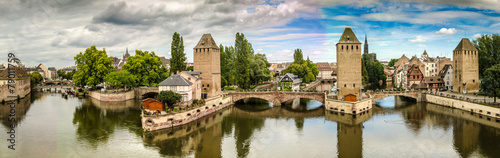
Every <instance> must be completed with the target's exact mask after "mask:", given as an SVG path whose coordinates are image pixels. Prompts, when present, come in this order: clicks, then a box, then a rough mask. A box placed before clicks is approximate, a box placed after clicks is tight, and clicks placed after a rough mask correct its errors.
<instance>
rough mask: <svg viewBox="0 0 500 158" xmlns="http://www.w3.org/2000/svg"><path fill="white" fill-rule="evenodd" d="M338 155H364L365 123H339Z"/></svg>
mask: <svg viewBox="0 0 500 158" xmlns="http://www.w3.org/2000/svg"><path fill="white" fill-rule="evenodd" d="M337 140H338V143H337V149H338V151H337V152H338V157H363V125H362V124H358V125H348V124H342V123H339V124H337Z"/></svg>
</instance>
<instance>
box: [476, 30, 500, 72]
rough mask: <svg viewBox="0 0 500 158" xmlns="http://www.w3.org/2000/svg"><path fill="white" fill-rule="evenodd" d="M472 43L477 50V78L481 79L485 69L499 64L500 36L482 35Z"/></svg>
mask: <svg viewBox="0 0 500 158" xmlns="http://www.w3.org/2000/svg"><path fill="white" fill-rule="evenodd" d="M473 43H474V46H475V47H476V49H477V50H478V57H479V58H478V60H479V77H481V78H483V77H484V74H485V72H486V71H485V70H486V69H488V68H490V67H492V66H493V65H496V64H500V35H498V34H493V35H483V36H481V37H479V38H477V39H475V40H473Z"/></svg>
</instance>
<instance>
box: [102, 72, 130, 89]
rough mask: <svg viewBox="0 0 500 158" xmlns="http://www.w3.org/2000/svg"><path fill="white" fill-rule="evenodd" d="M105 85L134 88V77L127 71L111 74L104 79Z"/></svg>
mask: <svg viewBox="0 0 500 158" xmlns="http://www.w3.org/2000/svg"><path fill="white" fill-rule="evenodd" d="M104 81H105V82H106V84H108V85H110V86H112V87H113V88H116V87H125V88H127V87H134V86H135V84H136V81H135V78H134V76H132V75H130V73H129V72H128V71H127V70H120V71H115V72H111V73H109V74H108V75H106V77H104Z"/></svg>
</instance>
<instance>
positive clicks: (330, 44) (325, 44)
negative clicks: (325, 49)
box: [321, 42, 337, 46]
mask: <svg viewBox="0 0 500 158" xmlns="http://www.w3.org/2000/svg"><path fill="white" fill-rule="evenodd" d="M336 44H337V42H326V43H323V44H321V45H322V46H334V45H336Z"/></svg>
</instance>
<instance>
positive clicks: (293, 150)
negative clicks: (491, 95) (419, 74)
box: [0, 93, 500, 158]
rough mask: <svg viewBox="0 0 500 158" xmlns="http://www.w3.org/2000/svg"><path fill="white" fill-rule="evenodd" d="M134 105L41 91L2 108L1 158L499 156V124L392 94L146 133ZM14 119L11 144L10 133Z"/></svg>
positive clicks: (223, 115)
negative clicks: (343, 106)
mask: <svg viewBox="0 0 500 158" xmlns="http://www.w3.org/2000/svg"><path fill="white" fill-rule="evenodd" d="M139 106H140V102H139V101H136V100H131V101H126V102H113V103H109V102H99V101H96V100H94V99H88V98H75V97H71V96H70V97H68V98H65V97H62V96H61V95H60V94H51V93H38V94H31V95H30V96H29V97H28V98H26V99H22V100H21V101H20V102H18V103H17V105H16V108H15V112H16V116H15V118H16V121H15V122H9V121H8V115H9V111H10V107H9V105H7V104H5V105H2V104H0V116H1V123H2V125H0V131H1V133H0V138H1V140H2V141H0V157H37V158H40V157H133V156H136V157H139V156H140V157H231V158H232V157H258V158H261V157H272V158H274V157H287V158H291V157H500V123H499V122H496V120H495V119H494V118H490V120H488V118H484V117H483V118H481V117H480V116H478V115H471V114H470V113H468V112H464V111H460V110H456V109H450V108H444V107H441V106H438V105H435V104H426V103H418V104H417V103H413V102H411V101H405V100H402V99H400V98H398V97H388V98H385V99H382V100H381V101H379V102H378V103H377V106H374V109H372V110H370V111H369V112H366V113H363V114H361V115H357V116H356V117H353V116H351V115H344V114H340V113H332V112H329V111H325V110H324V109H323V108H322V106H321V103H320V102H317V101H314V100H307V99H295V100H293V101H289V102H287V103H286V104H285V105H283V106H282V107H272V103H268V102H262V101H259V100H256V99H249V100H246V102H240V103H237V104H235V105H234V106H230V107H228V108H226V109H224V110H221V111H220V112H217V113H216V114H213V115H210V116H207V117H204V118H202V119H200V120H198V121H196V122H192V123H190V124H187V125H184V126H180V127H175V128H173V129H166V130H160V131H154V132H152V133H143V132H142V129H141V124H140V116H139V115H140V107H139ZM12 124H15V125H16V126H17V127H15V128H14V130H15V150H11V149H9V148H8V146H9V145H11V144H10V142H9V141H7V139H9V137H10V136H11V135H10V134H7V132H8V131H9V130H10V126H11V125H12Z"/></svg>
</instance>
